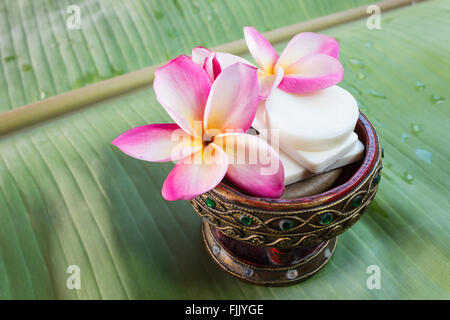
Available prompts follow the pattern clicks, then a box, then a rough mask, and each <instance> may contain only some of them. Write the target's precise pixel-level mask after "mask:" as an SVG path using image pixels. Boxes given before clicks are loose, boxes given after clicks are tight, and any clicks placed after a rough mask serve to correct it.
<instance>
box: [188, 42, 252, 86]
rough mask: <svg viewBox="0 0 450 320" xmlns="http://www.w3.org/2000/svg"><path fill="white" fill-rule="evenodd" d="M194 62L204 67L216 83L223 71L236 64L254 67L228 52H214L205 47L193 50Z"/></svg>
mask: <svg viewBox="0 0 450 320" xmlns="http://www.w3.org/2000/svg"><path fill="white" fill-rule="evenodd" d="M192 61H194V62H195V63H197V64H198V65H200V66H201V67H203V69H205V71H206V72H207V73H208V75H209V77H210V78H211V81H214V80H215V79H216V78H217V76H218V75H219V74H220V72H222V70H223V69H225V68H227V67H229V66H231V65H232V64H235V63H239V62H240V63H245V64H248V65H251V66H253V65H252V64H251V63H250V62H248V61H247V60H245V59H244V58H241V57H239V56H235V55H234V54H231V53H226V52H214V51H211V50H209V49H206V48H203V47H195V48H194V49H192Z"/></svg>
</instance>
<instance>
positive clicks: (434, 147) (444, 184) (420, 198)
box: [0, 0, 450, 299]
mask: <svg viewBox="0 0 450 320" xmlns="http://www.w3.org/2000/svg"><path fill="white" fill-rule="evenodd" d="M72 2H73V1H50V0H40V1H25V0H22V1H8V0H6V1H2V2H0V36H1V38H0V49H1V57H2V61H1V63H0V77H1V78H0V99H1V100H0V111H5V110H9V109H12V108H16V107H18V106H20V105H23V104H26V103H30V102H32V101H36V100H38V99H41V98H43V97H44V98H45V97H49V96H52V95H56V94H58V93H61V92H65V91H69V90H71V89H73V88H77V87H80V86H84V85H86V84H88V83H91V82H96V81H100V80H102V79H104V78H108V77H112V76H114V75H117V74H121V73H125V72H129V71H132V70H135V69H139V68H141V67H144V66H148V65H152V64H155V63H159V62H163V61H165V60H166V59H167V58H169V57H174V56H176V55H178V54H179V53H181V52H184V53H189V51H190V49H191V48H192V47H193V46H196V45H204V46H208V47H212V46H214V45H217V44H221V43H224V42H228V41H231V40H235V39H239V38H241V37H242V26H243V25H254V26H255V27H257V28H258V29H260V30H261V31H266V30H272V29H274V28H278V27H281V26H284V25H287V24H291V23H296V22H299V21H302V20H307V19H310V18H313V17H318V16H322V15H325V14H330V13H332V12H337V11H340V10H344V9H348V8H351V7H355V6H359V5H364V4H367V3H368V1H345V2H344V1H339V2H338V1H325V0H323V1H297V2H293V1H288V0H286V1H282V3H281V4H279V3H280V1H276V3H277V4H274V3H275V2H272V1H219V0H215V1H192V2H188V1H160V2H156V1H140V0H133V1H120V2H119V1H111V5H110V6H108V7H106V6H103V5H102V4H100V1H88V0H86V1H79V2H78V4H79V5H80V7H81V12H82V17H81V18H82V20H81V21H82V28H81V29H80V30H70V31H69V30H67V29H66V28H65V27H64V25H65V20H64V19H65V18H64V17H66V16H67V15H66V12H65V8H66V7H67V6H69V5H70V4H72ZM75 3H76V2H75ZM269 13H270V14H269ZM84 23H85V25H84ZM85 28H86V29H85ZM449 28H450V1H448V0H432V1H427V2H423V3H418V4H416V5H414V6H409V7H404V8H400V9H397V10H394V11H391V12H386V13H382V15H381V29H379V30H377V29H373V30H372V29H368V28H367V26H366V20H365V19H362V20H359V21H355V22H351V23H346V24H343V25H339V26H336V27H333V28H330V29H327V30H323V31H322V32H323V33H326V34H329V35H332V36H334V37H336V38H337V39H338V40H339V42H340V45H341V55H340V60H341V61H342V63H343V65H344V68H345V78H344V79H345V80H344V81H343V82H342V84H341V85H342V86H343V87H344V88H346V89H347V90H349V91H350V92H352V94H354V96H355V97H356V98H357V100H358V101H359V104H360V108H361V110H362V111H363V112H364V113H365V114H366V115H367V116H368V118H369V119H370V120H371V121H372V123H373V124H374V125H375V127H376V129H377V132H378V133H379V135H380V140H381V144H382V146H383V148H384V151H385V158H384V159H383V161H384V170H383V178H382V181H381V184H380V188H379V191H378V193H377V195H376V197H375V200H374V202H373V203H372V205H371V206H370V208H369V209H368V211H367V212H366V214H365V215H364V216H363V218H362V219H361V221H360V222H358V223H357V224H356V225H355V226H353V227H352V228H351V229H350V230H349V231H347V232H345V233H344V234H343V235H341V236H340V237H339V241H338V246H337V249H336V252H335V254H334V256H333V257H332V259H331V260H330V262H329V263H328V264H327V265H326V266H325V268H324V269H323V270H321V271H320V272H319V273H318V274H317V275H315V276H314V277H313V278H311V279H309V280H307V281H306V282H303V283H301V284H298V285H295V286H291V287H284V288H264V287H258V286H252V285H250V284H246V283H243V282H240V281H238V280H236V279H234V278H232V277H231V276H229V275H228V274H226V273H224V272H222V271H220V270H219V268H218V267H217V266H216V265H215V264H214V263H213V261H212V260H211V259H210V258H209V256H208V255H207V253H206V251H205V249H204V247H203V243H202V239H201V234H200V219H199V218H198V216H197V215H196V214H195V213H194V211H193V209H192V208H191V207H190V205H189V203H187V202H184V201H177V202H167V201H165V200H163V198H162V197H161V194H160V190H161V186H162V183H163V181H164V179H165V177H166V175H167V174H168V172H169V170H170V169H171V167H172V165H171V164H167V163H163V164H160V163H147V162H142V161H138V160H135V159H133V158H130V157H128V156H126V155H124V154H123V153H122V152H120V151H119V150H117V149H116V148H114V147H113V146H112V145H111V144H110V142H111V141H112V140H113V139H114V138H115V137H116V136H117V135H119V134H120V133H122V132H123V131H126V130H128V129H130V128H132V127H135V126H139V125H143V124H147V123H158V122H169V121H170V118H169V117H168V116H167V114H166V113H165V111H164V110H163V109H162V107H161V106H160V105H159V104H158V102H157V101H156V99H155V95H154V93H153V91H152V89H151V88H150V87H147V88H143V89H140V90H137V91H133V92H130V93H129V94H126V95H122V96H119V97H116V98H112V99H109V100H106V101H104V102H101V103H97V104H95V105H92V106H90V107H89V108H86V109H83V110H81V111H77V112H73V113H70V114H66V115H64V116H62V117H59V118H57V119H53V120H51V121H48V122H44V123H39V124H37V125H35V126H34V127H29V128H24V129H23V130H21V131H17V132H14V133H11V134H10V135H8V136H4V137H1V138H0V298H1V299H17V298H20V299H53V298H58V299H99V298H103V299H127V298H128V299H374V298H375V299H421V298H422V299H430V298H436V299H448V298H450V274H449V270H450V268H449V266H450V261H449V260H450V236H449V230H450V219H449V218H450V215H449V211H450V200H449V199H450V197H449V191H450V183H449V180H450V169H449V167H450V166H449V165H450V160H449V159H450V139H449V138H450V134H449V133H448V128H449V127H448V124H449V119H450V105H449V101H448V99H449V98H450V97H448V96H446V95H448V94H449V91H448V86H449V84H450V74H449V72H448V57H449V56H450V43H449V41H448V32H447V30H448V29H449ZM72 33H73V34H72ZM52 44H54V46H52ZM285 44H286V43H279V44H276V48H277V50H282V49H283V47H284V46H285ZM246 57H247V58H250V57H248V56H246ZM27 65H28V66H27ZM42 92H44V93H43V94H42ZM72 265H76V266H79V268H80V276H81V278H80V279H81V287H80V289H69V288H68V286H67V280H68V278H69V276H70V273H68V272H67V270H68V267H69V266H72ZM371 265H377V266H379V268H380V271H381V288H380V289H369V288H368V286H367V279H368V277H369V276H370V274H368V273H367V268H368V267H369V266H371Z"/></svg>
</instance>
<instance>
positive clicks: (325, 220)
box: [320, 212, 333, 224]
mask: <svg viewBox="0 0 450 320" xmlns="http://www.w3.org/2000/svg"><path fill="white" fill-rule="evenodd" d="M331 221H333V214H332V213H330V212H327V213H324V214H323V215H322V216H321V217H320V224H330V223H331Z"/></svg>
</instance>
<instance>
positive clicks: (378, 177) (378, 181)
mask: <svg viewBox="0 0 450 320" xmlns="http://www.w3.org/2000/svg"><path fill="white" fill-rule="evenodd" d="M380 180H381V174H380V173H377V175H376V176H375V178H373V183H374V184H375V185H377V184H379V183H380Z"/></svg>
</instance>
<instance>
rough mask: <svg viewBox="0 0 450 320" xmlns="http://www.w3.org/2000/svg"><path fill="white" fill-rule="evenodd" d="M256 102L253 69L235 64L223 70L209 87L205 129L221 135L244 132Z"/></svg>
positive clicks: (252, 115) (255, 82) (248, 124)
mask: <svg viewBox="0 0 450 320" xmlns="http://www.w3.org/2000/svg"><path fill="white" fill-rule="evenodd" d="M257 103H258V81H257V76H256V68H254V67H252V66H249V65H247V64H243V63H235V64H233V65H231V66H230V67H228V68H226V69H224V70H223V71H222V73H221V74H220V75H219V76H218V77H217V79H216V81H214V83H213V85H212V87H211V93H210V95H209V98H208V102H207V103H206V108H205V118H204V122H203V124H204V128H205V130H208V129H215V130H219V131H221V132H223V133H224V132H226V130H227V129H228V130H232V131H236V130H239V131H242V132H245V131H247V130H248V129H249V128H250V126H251V124H252V121H253V118H254V117H255V113H256V107H257Z"/></svg>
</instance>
